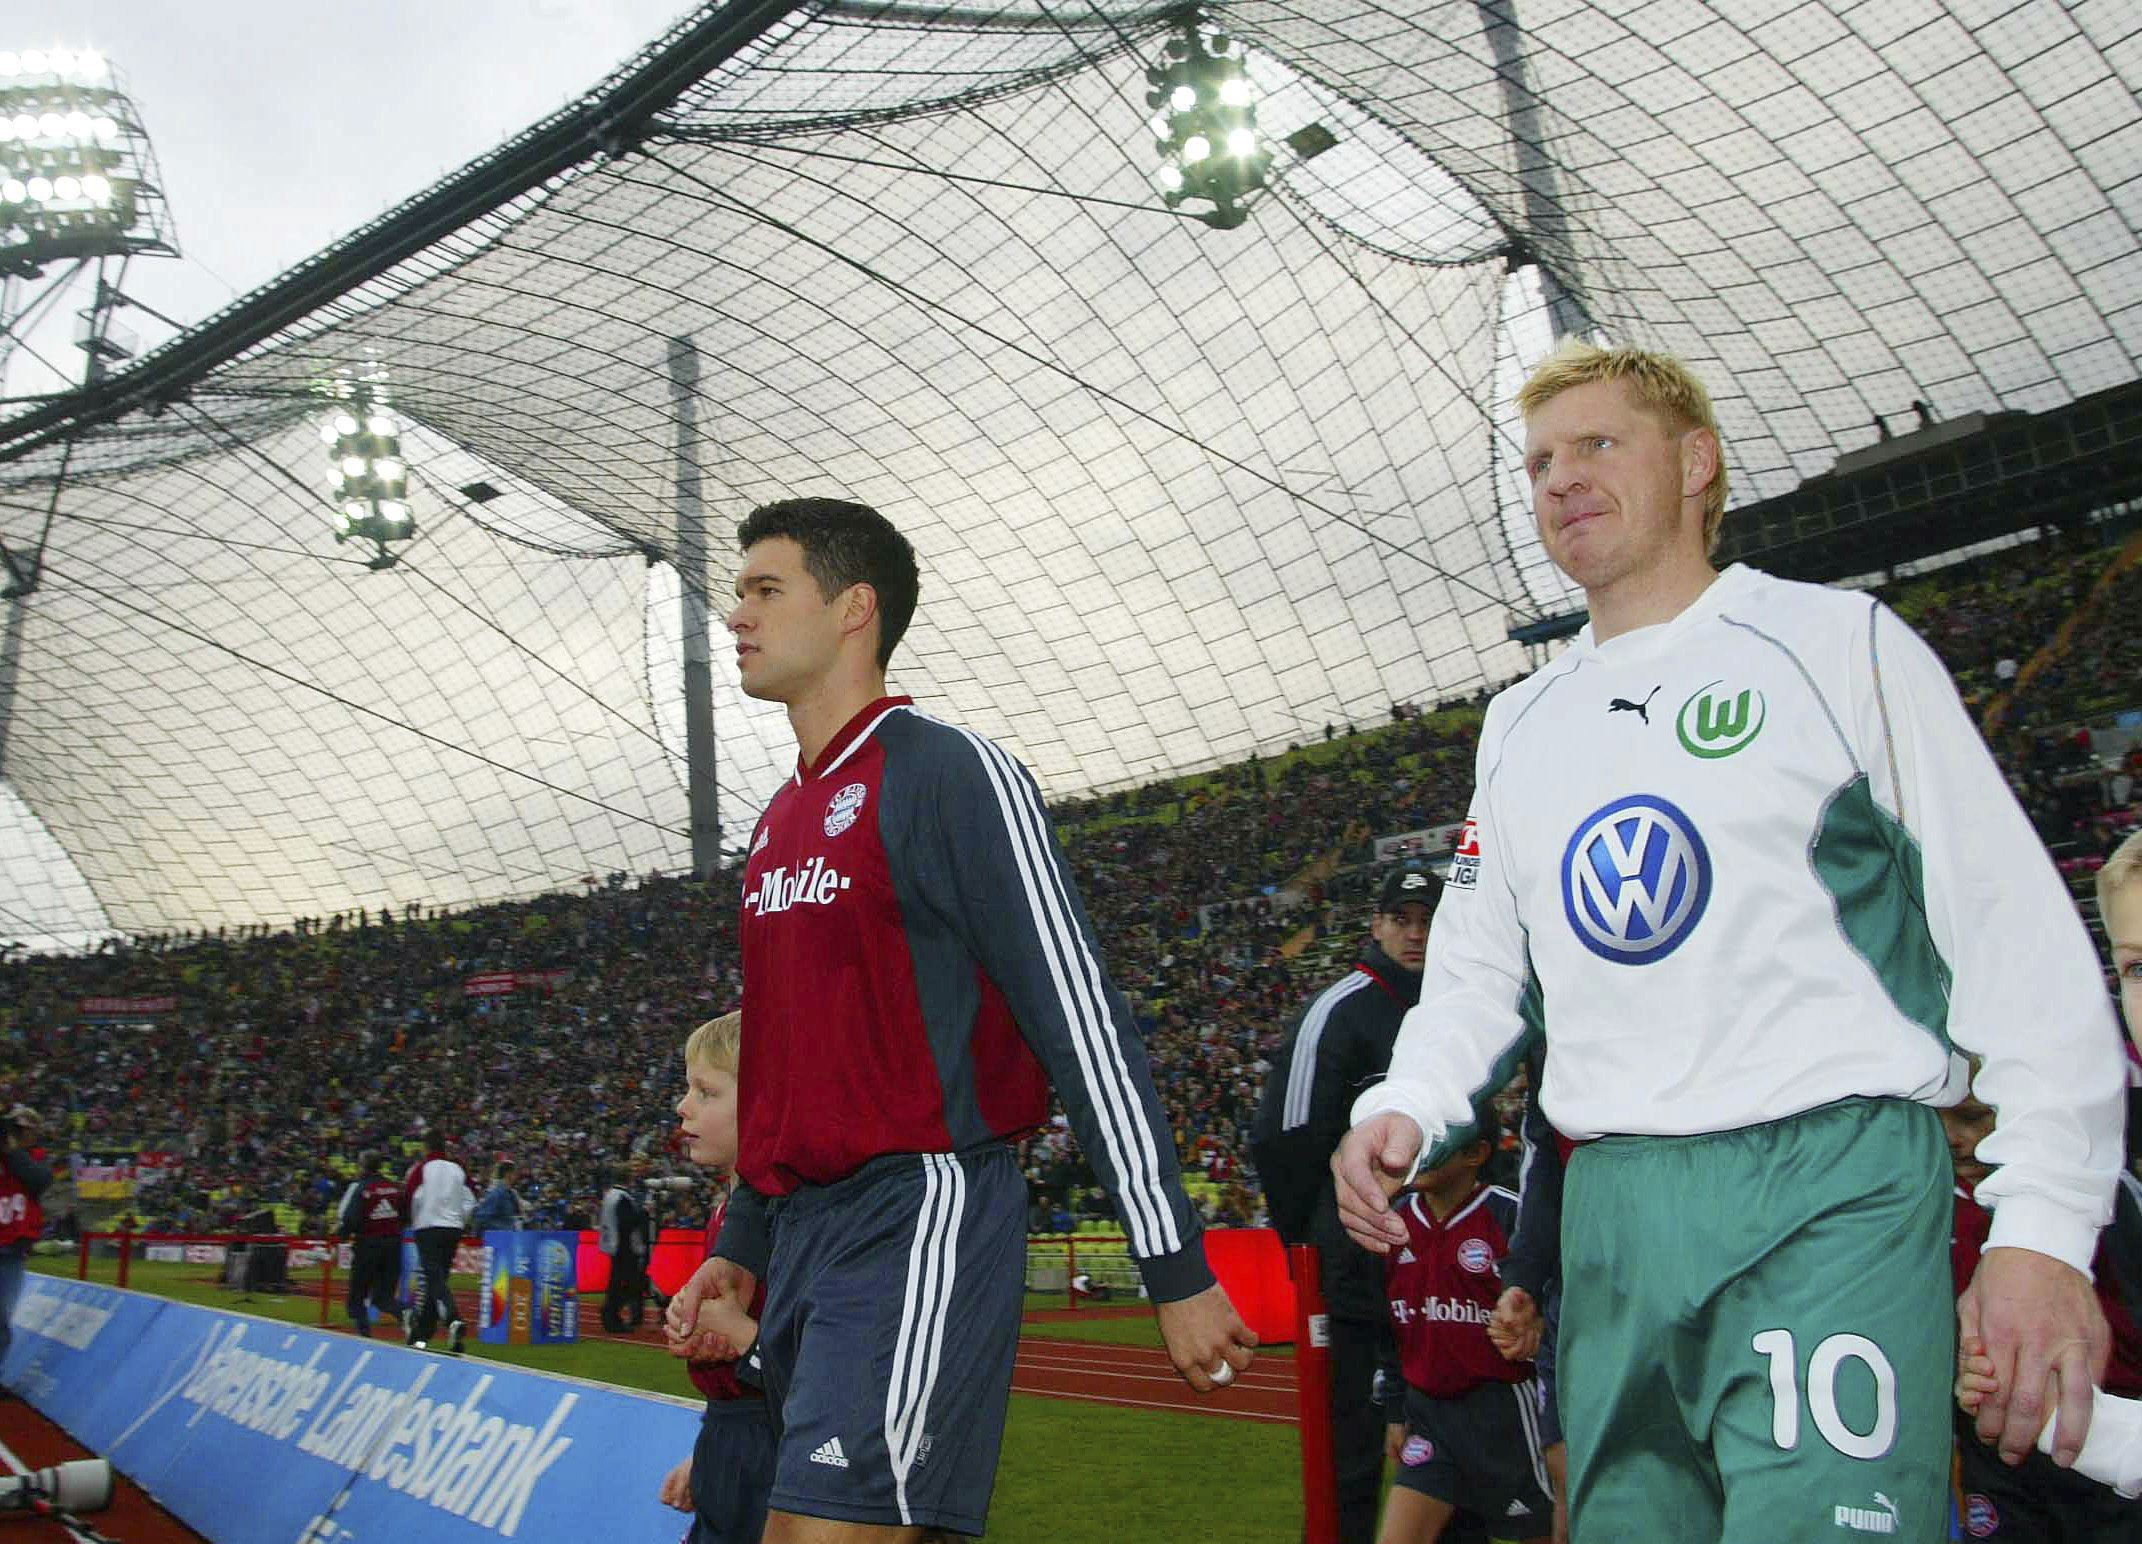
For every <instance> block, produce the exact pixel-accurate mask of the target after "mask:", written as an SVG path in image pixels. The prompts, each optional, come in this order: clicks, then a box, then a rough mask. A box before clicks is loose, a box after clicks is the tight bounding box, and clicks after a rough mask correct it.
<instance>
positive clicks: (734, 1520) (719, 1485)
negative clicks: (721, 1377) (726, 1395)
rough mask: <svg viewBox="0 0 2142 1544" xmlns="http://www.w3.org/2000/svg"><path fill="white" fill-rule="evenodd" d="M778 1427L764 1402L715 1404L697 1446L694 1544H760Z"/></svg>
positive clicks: (710, 1407) (694, 1453)
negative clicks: (774, 1424) (775, 1435)
mask: <svg viewBox="0 0 2142 1544" xmlns="http://www.w3.org/2000/svg"><path fill="white" fill-rule="evenodd" d="M773 1475H774V1438H773V1422H772V1420H771V1419H770V1418H769V1417H768V1415H767V1412H766V1401H765V1400H763V1399H757V1398H751V1399H710V1400H708V1401H707V1409H706V1414H705V1415H703V1416H701V1417H700V1418H699V1440H698V1441H697V1442H695V1443H693V1444H692V1512H693V1519H692V1530H691V1532H690V1533H688V1534H686V1535H685V1537H686V1538H687V1539H688V1540H689V1541H690V1544H759V1536H760V1535H761V1534H763V1533H764V1532H765V1531H766V1495H767V1492H768V1491H770V1490H771V1489H772V1488H773Z"/></svg>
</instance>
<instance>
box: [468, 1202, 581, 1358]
mask: <svg viewBox="0 0 2142 1544" xmlns="http://www.w3.org/2000/svg"><path fill="white" fill-rule="evenodd" d="M579 1245H580V1235H579V1234H578V1233H577V1232H573V1233H541V1232H532V1231H526V1230H506V1229H498V1230H494V1231H492V1232H489V1233H486V1234H485V1235H484V1236H483V1255H484V1263H483V1275H482V1276H481V1277H480V1278H478V1279H479V1280H481V1281H482V1283H483V1287H482V1289H481V1296H482V1302H481V1303H480V1304H479V1306H478V1310H477V1316H476V1337H477V1339H479V1340H483V1341H488V1342H489V1343H490V1344H492V1345H494V1346H507V1345H512V1346H548V1345H560V1344H564V1343H566V1342H568V1341H574V1340H578V1339H579V1338H580V1286H579V1279H578V1276H577V1274H576V1272H575V1270H574V1264H575V1258H574V1257H575V1255H576V1254H577V1253H578V1251H579Z"/></svg>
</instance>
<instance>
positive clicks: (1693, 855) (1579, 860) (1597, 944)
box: [1562, 793, 1711, 965]
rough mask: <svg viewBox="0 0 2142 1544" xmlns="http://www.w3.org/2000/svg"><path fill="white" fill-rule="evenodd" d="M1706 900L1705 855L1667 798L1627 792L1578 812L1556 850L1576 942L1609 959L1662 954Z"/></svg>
mask: <svg viewBox="0 0 2142 1544" xmlns="http://www.w3.org/2000/svg"><path fill="white" fill-rule="evenodd" d="M1710 899H1711V854H1710V850H1709V849H1708V848H1706V847H1705V846H1704V845H1703V838H1702V837H1701V836H1699V835H1697V833H1696V827H1695V823H1694V822H1693V821H1691V820H1690V819H1689V818H1688V817H1687V816H1686V815H1684V814H1682V813H1681V811H1680V810H1679V809H1677V808H1675V807H1674V806H1673V805H1672V804H1669V803H1668V802H1667V801H1666V800H1664V799H1661V798H1657V797H1655V796H1654V795H1651V794H1642V793H1640V794H1632V795H1630V796H1629V797H1628V798H1626V799H1617V800H1615V801H1614V802H1613V803H1612V804H1609V805H1607V806H1606V807H1605V808H1604V809H1599V810H1594V811H1593V812H1592V813H1591V814H1589V815H1587V816H1585V817H1584V819H1583V821H1582V822H1581V823H1580V824H1579V825H1578V826H1577V829H1576V832H1575V833H1574V834H1573V835H1572V836H1571V837H1570V839H1569V846H1568V847H1567V848H1565V849H1563V852H1562V909H1563V911H1564V912H1565V913H1566V914H1567V915H1568V917H1569V925H1570V927H1571V928H1573V929H1574V930H1575V931H1576V934H1577V941H1578V942H1579V943H1581V944H1583V945H1584V947H1585V948H1587V949H1589V950H1591V951H1592V953H1594V954H1596V955H1598V956H1599V957H1600V958H1601V959H1602V960H1611V961H1613V962H1614V963H1615V964H1616V965H1649V964H1651V963H1652V962H1653V961H1655V960H1663V959H1664V958H1666V956H1667V955H1669V954H1671V953H1673V951H1674V950H1675V949H1677V948H1679V947H1680V945H1681V940H1683V939H1684V938H1686V937H1688V935H1689V934H1690V933H1691V932H1693V931H1695V927H1696V924H1697V922H1699V921H1700V920H1702V917H1703V908H1704V907H1705V906H1706V905H1708V904H1709V903H1710Z"/></svg>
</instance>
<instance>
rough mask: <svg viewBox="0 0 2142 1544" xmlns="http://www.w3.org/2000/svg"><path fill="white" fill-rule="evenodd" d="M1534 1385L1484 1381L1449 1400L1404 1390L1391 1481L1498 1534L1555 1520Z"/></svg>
mask: <svg viewBox="0 0 2142 1544" xmlns="http://www.w3.org/2000/svg"><path fill="white" fill-rule="evenodd" d="M1544 1446H1545V1444H1543V1443H1542V1442H1541V1441H1540V1434H1539V1388H1538V1386H1537V1385H1536V1384H1535V1383H1534V1382H1533V1380H1531V1379H1529V1378H1528V1379H1526V1380H1525V1381H1524V1382H1523V1383H1482V1384H1479V1385H1477V1386H1475V1387H1473V1388H1470V1389H1468V1390H1466V1391H1465V1392H1464V1393H1463V1394H1459V1395H1457V1396H1455V1397H1454V1398H1450V1399H1430V1398H1429V1397H1428V1396H1427V1395H1426V1394H1423V1393H1422V1392H1421V1391H1420V1390H1418V1389H1413V1388H1409V1389H1407V1390H1406V1436H1405V1441H1404V1443H1403V1444H1402V1445H1401V1446H1400V1448H1399V1450H1398V1472H1397V1473H1396V1474H1394V1475H1393V1476H1392V1477H1391V1483H1392V1484H1393V1485H1403V1486H1404V1487H1405V1488H1406V1489H1408V1490H1417V1491H1419V1492H1420V1493H1421V1494H1422V1495H1424V1496H1433V1497H1435V1499H1436V1500H1438V1501H1447V1502H1449V1503H1450V1504H1451V1505H1452V1506H1454V1507H1460V1508H1462V1509H1464V1510H1466V1511H1471V1512H1477V1513H1478V1514H1479V1515H1480V1516H1481V1518H1482V1519H1483V1520H1484V1521H1485V1522H1486V1523H1487V1525H1488V1531H1489V1532H1490V1533H1492V1534H1493V1535H1494V1536H1495V1537H1497V1538H1516V1539H1524V1538H1531V1537H1533V1536H1534V1535H1535V1534H1541V1533H1545V1532H1547V1530H1548V1527H1549V1526H1550V1524H1551V1523H1552V1522H1553V1519H1554V1498H1553V1493H1552V1490H1551V1488H1550V1486H1549V1483H1548V1479H1547V1462H1546V1460H1545V1459H1544V1458H1542V1457H1541V1456H1540V1453H1541V1449H1542V1448H1543V1447H1544Z"/></svg>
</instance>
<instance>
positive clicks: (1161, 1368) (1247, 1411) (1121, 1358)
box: [580, 1308, 1295, 1425]
mask: <svg viewBox="0 0 2142 1544" xmlns="http://www.w3.org/2000/svg"><path fill="white" fill-rule="evenodd" d="M1079 1311H1080V1312H1081V1313H1083V1314H1086V1315H1089V1316H1090V1315H1093V1314H1094V1313H1095V1312H1096V1310H1092V1309H1082V1310H1079ZM1041 1312H1042V1313H1044V1314H1046V1316H1047V1317H1049V1318H1051V1319H1055V1318H1059V1317H1068V1315H1059V1314H1057V1313H1050V1312H1048V1311H1047V1310H1042V1311H1041ZM1098 1312H1102V1313H1106V1312H1107V1310H1099V1311H1098ZM1134 1312H1136V1313H1138V1314H1149V1313H1150V1312H1151V1310H1150V1309H1146V1308H1139V1309H1136V1310H1134ZM1109 1317H1116V1315H1113V1314H1110V1315H1109ZM592 1318H593V1316H592V1315H583V1317H582V1318H581V1321H580V1334H581V1338H582V1339H584V1340H624V1341H631V1342H634V1343H636V1344H640V1345H659V1344H661V1342H662V1336H661V1333H660V1332H659V1331H658V1330H657V1329H656V1328H655V1327H654V1317H653V1316H652V1315H649V1317H648V1320H647V1322H646V1323H645V1324H643V1325H642V1327H641V1328H640V1330H639V1331H638V1332H637V1333H635V1334H630V1335H612V1334H609V1333H608V1332H606V1331H605V1330H603V1329H602V1327H601V1325H600V1323H599V1322H596V1323H592V1324H591V1323H590V1320H591V1319H592ZM1012 1392H1013V1393H1014V1394H1042V1395H1046V1396H1048V1397H1050V1398H1053V1399H1079V1400H1085V1401H1087V1402H1088V1403H1090V1404H1098V1405H1118V1406H1122V1407H1124V1408H1126V1409H1139V1410H1176V1411H1187V1412H1190V1413H1192V1414H1196V1415H1226V1416H1233V1417H1235V1418H1237V1419H1238V1420H1245V1421H1280V1422H1285V1423H1287V1424H1289V1425H1291V1424H1293V1422H1294V1419H1295V1394H1294V1359H1293V1358H1292V1357H1285V1356H1263V1357H1259V1358H1258V1359H1257V1360H1256V1361H1255V1362H1254V1363H1252V1364H1251V1365H1250V1370H1249V1371H1248V1372H1246V1373H1244V1374H1243V1375H1242V1377H1241V1378H1240V1379H1239V1380H1238V1381H1237V1382H1236V1383H1234V1384H1232V1385H1231V1386H1229V1387H1228V1388H1225V1389H1221V1390H1217V1391H1215V1392H1214V1393H1211V1394H1199V1393H1197V1392H1195V1391H1194V1390H1193V1389H1192V1388H1191V1387H1190V1385H1189V1384H1187V1383H1185V1382H1183V1380H1182V1379H1181V1377H1179V1376H1178V1375H1177V1374H1176V1371H1175V1368H1174V1366H1173V1365H1172V1364H1171V1363H1170V1362H1169V1361H1168V1354H1167V1353H1166V1352H1165V1351H1162V1350H1161V1349H1160V1348H1159V1347H1157V1346H1117V1345H1103V1344H1101V1343H1099V1342H1095V1341H1086V1340H1057V1339H1053V1338H1044V1337H1042V1336H1038V1335H1022V1336H1021V1337H1020V1339H1019V1354H1018V1357H1017V1359H1016V1360H1015V1361H1014V1362H1013V1364H1012Z"/></svg>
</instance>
